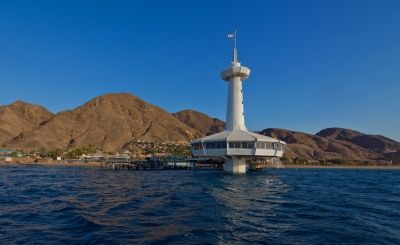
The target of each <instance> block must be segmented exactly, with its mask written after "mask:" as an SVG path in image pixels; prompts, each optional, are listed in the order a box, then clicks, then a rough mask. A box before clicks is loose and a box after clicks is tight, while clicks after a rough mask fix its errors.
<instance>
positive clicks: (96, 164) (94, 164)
mask: <svg viewBox="0 0 400 245" xmlns="http://www.w3.org/2000/svg"><path fill="white" fill-rule="evenodd" d="M2 166H51V167H100V166H101V165H100V162H86V163H85V162H74V163H66V162H0V167H2ZM283 166H284V168H288V169H293V168H296V169H299V168H318V169H371V170H372V169H385V170H400V166H399V165H396V166H351V165H346V166H336V165H335V166H321V165H296V164H284V165H283ZM270 168H272V167H270V166H269V167H267V168H266V169H270Z"/></svg>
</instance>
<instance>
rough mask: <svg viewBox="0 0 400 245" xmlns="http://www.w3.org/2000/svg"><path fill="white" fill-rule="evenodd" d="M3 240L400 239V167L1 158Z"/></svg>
mask: <svg viewBox="0 0 400 245" xmlns="http://www.w3.org/2000/svg"><path fill="white" fill-rule="evenodd" d="M0 244H400V170H369V169H317V168H316V169H313V168H308V169H304V168H299V169H295V168H290V169H289V168H284V169H266V170H264V171H262V172H256V173H246V174H230V173H225V172H223V171H203V170H164V171H155V170H154V171H136V170H114V171H112V170H101V169H100V167H98V168H97V167H75V166H66V167H60V166H53V167H52V166H28V165H17V166H1V167H0Z"/></svg>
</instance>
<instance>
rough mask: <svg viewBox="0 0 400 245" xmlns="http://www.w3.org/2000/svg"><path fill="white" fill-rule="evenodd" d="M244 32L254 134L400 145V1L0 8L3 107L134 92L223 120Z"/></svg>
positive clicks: (7, 4)
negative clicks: (282, 132) (345, 133)
mask: <svg viewBox="0 0 400 245" xmlns="http://www.w3.org/2000/svg"><path fill="white" fill-rule="evenodd" d="M234 28H236V29H237V34H238V35H237V36H238V37H237V38H238V39H237V46H238V56H239V61H240V62H242V65H244V66H247V67H249V68H250V69H251V74H250V77H249V79H248V80H246V81H245V82H244V83H243V92H244V106H245V122H246V126H247V127H248V128H249V130H252V131H255V130H262V129H265V128H268V127H276V128H284V129H289V130H295V131H301V132H306V133H312V134H315V133H317V132H318V131H320V130H322V129H324V128H327V127H343V128H349V129H353V130H357V131H360V132H363V133H368V134H380V135H384V136H386V137H389V138H392V139H395V140H397V141H400V127H399V125H400V110H399V107H400V93H399V92H400V1H398V0H376V1H368V0H362V1H358V0H354V1H348V0H344V1H341V0H334V1H320V0H315V1H307V0H306V1H297V0H296V1H264V0H259V1H255V0H253V1H232V0H231V1H222V0H217V1H200V0H193V1H184V0H181V1H118V0H117V1H111V0H110V1H82V0H80V1H71V0H68V1H62V0H57V1H54V0H48V1H39V0H38V1H11V0H8V1H6V0H1V1H0V34H1V35H0V84H1V93H0V105H6V104H11V103H13V102H14V101H16V100H22V101H25V102H28V103H33V104H39V105H42V106H44V107H46V108H47V109H48V110H50V111H52V112H53V113H57V112H60V111H63V110H68V109H74V108H76V107H78V106H80V105H82V104H84V103H85V102H87V101H89V100H91V99H92V98H94V97H97V96H100V95H102V94H106V93H113V92H127V93H131V94H133V95H135V96H138V97H140V98H142V99H143V100H145V101H146V102H148V103H151V104H153V105H156V106H159V107H162V108H164V109H165V110H167V111H168V112H177V111H180V110H185V109H193V110H196V111H200V112H203V113H206V114H207V115H209V116H211V117H217V118H220V119H222V120H225V113H226V100H227V88H228V87H227V83H226V82H224V81H223V80H222V79H221V78H220V72H221V71H222V70H223V69H224V68H226V67H228V66H229V64H230V62H231V60H232V49H233V42H232V40H229V39H227V38H226V34H228V33H231V32H233V29H234Z"/></svg>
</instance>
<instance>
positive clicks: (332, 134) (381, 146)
mask: <svg viewBox="0 0 400 245" xmlns="http://www.w3.org/2000/svg"><path fill="white" fill-rule="evenodd" d="M316 135H319V136H323V137H326V138H330V139H337V140H343V141H348V142H351V143H353V144H356V145H358V146H361V147H363V148H365V149H368V150H371V151H376V152H380V153H390V152H395V151H399V150H400V143H399V142H397V141H394V140H392V139H389V138H386V137H384V136H381V135H370V134H363V133H360V132H357V131H354V130H350V129H344V128H327V129H324V130H321V131H320V132H318V133H317V134H316Z"/></svg>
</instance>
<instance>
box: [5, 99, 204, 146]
mask: <svg viewBox="0 0 400 245" xmlns="http://www.w3.org/2000/svg"><path fill="white" fill-rule="evenodd" d="M203 136H204V135H203V134H202V133H200V132H198V131H197V130H194V129H193V128H190V127H189V126H187V125H185V124H184V123H182V122H180V121H179V120H178V119H176V118H175V117H174V116H172V115H171V114H170V113H168V112H166V111H165V110H163V109H161V108H159V107H157V106H153V105H150V104H148V103H146V102H144V101H143V100H141V99H139V98H138V97H135V96H133V95H130V94H126V93H119V94H106V95H102V96H100V97H97V98H94V99H92V100H91V101H89V102H87V103H85V104H84V105H82V106H80V107H78V108H76V109H74V110H68V111H64V112H60V113H58V114H56V115H55V116H53V118H52V119H51V120H49V121H47V122H46V123H43V124H42V125H41V126H39V127H37V128H35V129H34V130H32V131H30V132H24V133H22V134H20V135H19V136H18V137H16V138H15V139H13V140H11V141H9V142H8V143H7V144H8V145H10V146H15V147H17V146H18V147H19V148H24V149H32V148H34V146H35V147H43V148H46V149H55V148H61V149H63V148H67V147H69V146H71V145H73V146H76V147H83V146H87V145H88V144H95V145H96V146H98V147H99V148H102V149H103V150H108V151H110V150H117V149H121V147H123V146H124V145H126V144H129V142H130V141H132V140H134V139H141V140H158V141H164V142H166V141H185V142H190V140H192V139H195V138H199V137H203Z"/></svg>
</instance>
